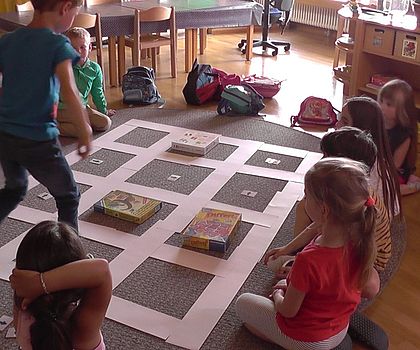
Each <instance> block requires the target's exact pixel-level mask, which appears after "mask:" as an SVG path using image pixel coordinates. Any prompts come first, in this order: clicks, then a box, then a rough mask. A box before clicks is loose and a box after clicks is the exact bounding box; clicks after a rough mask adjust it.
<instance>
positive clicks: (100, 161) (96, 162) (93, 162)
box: [89, 158, 104, 165]
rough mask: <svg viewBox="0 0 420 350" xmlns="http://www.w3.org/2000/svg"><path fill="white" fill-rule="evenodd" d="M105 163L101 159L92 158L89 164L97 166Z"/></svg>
mask: <svg viewBox="0 0 420 350" xmlns="http://www.w3.org/2000/svg"><path fill="white" fill-rule="evenodd" d="M103 162H104V161H103V160H100V159H96V158H92V159H91V160H90V161H89V163H92V164H95V165H99V164H102V163H103Z"/></svg>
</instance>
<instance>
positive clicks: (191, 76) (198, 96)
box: [182, 59, 220, 105]
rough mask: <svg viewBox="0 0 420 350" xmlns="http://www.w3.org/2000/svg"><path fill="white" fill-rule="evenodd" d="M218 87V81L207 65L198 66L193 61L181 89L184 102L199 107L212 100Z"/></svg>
mask: <svg viewBox="0 0 420 350" xmlns="http://www.w3.org/2000/svg"><path fill="white" fill-rule="evenodd" d="M219 87H220V79H219V75H218V73H217V72H214V71H213V69H212V67H211V66H210V65H209V64H198V62H197V59H195V61H194V63H193V66H192V69H191V72H189V73H188V77H187V83H186V84H185V86H184V88H183V89H182V93H183V95H184V98H185V101H186V102H187V103H188V104H191V105H201V104H203V103H205V102H207V101H209V100H212V99H213V98H214V96H215V95H216V94H217V92H218V89H219Z"/></svg>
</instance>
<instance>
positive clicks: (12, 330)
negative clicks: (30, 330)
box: [6, 327, 16, 338]
mask: <svg viewBox="0 0 420 350" xmlns="http://www.w3.org/2000/svg"><path fill="white" fill-rule="evenodd" d="M6 338H16V330H15V327H9V329H8V330H7V332H6Z"/></svg>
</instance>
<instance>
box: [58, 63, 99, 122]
mask: <svg viewBox="0 0 420 350" xmlns="http://www.w3.org/2000/svg"><path fill="white" fill-rule="evenodd" d="M73 73H74V79H75V81H76V85H77V88H78V89H79V92H80V99H81V102H82V104H83V106H85V107H86V105H87V104H88V97H89V94H91V95H92V100H93V103H94V104H95V106H96V108H97V110H98V111H99V112H101V113H104V114H106V113H107V105H106V99H105V95H104V89H103V76H102V70H101V67H100V66H99V64H97V63H96V62H93V61H91V60H89V59H87V60H86V62H85V64H84V65H83V66H80V65H78V64H77V65H75V66H73ZM58 108H59V109H64V108H65V105H64V103H62V102H60V105H59V107H58Z"/></svg>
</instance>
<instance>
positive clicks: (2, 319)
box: [0, 315, 13, 331]
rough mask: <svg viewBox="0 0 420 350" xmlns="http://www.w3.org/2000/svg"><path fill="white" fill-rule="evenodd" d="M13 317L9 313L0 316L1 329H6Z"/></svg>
mask: <svg viewBox="0 0 420 350" xmlns="http://www.w3.org/2000/svg"><path fill="white" fill-rule="evenodd" d="M12 321H13V318H12V317H10V316H7V315H3V316H2V317H0V331H4V330H5V329H6V328H7V326H8V325H9V324H11V323H12Z"/></svg>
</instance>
